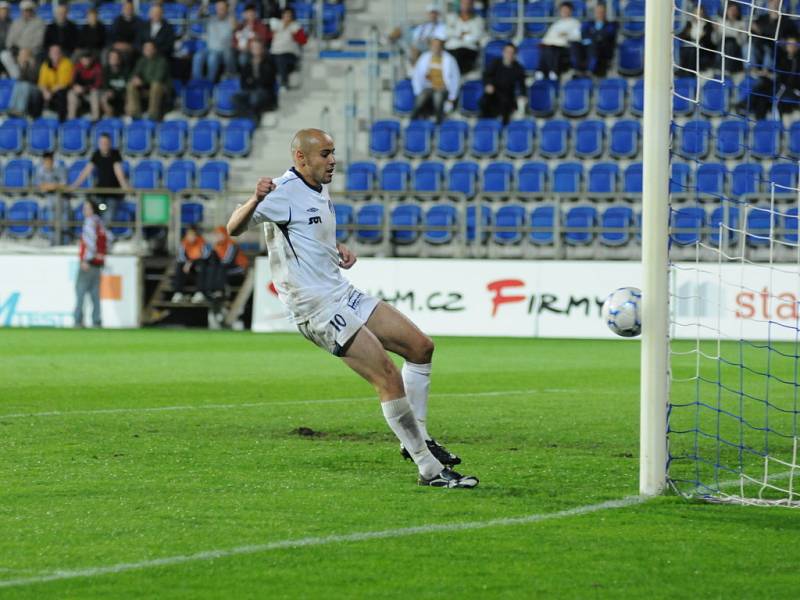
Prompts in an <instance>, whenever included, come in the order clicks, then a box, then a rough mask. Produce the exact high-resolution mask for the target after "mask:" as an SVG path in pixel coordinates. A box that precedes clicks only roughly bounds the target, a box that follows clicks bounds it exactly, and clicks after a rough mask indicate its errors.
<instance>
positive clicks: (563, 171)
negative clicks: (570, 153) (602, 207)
mask: <svg viewBox="0 0 800 600" xmlns="http://www.w3.org/2000/svg"><path fill="white" fill-rule="evenodd" d="M582 190H583V163H579V162H562V163H559V164H558V165H557V166H556V168H555V169H553V191H554V192H557V193H559V194H567V193H570V194H572V193H575V194H578V193H580V192H581V191H582Z"/></svg>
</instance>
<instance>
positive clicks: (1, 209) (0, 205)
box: [0, 199, 6, 232]
mask: <svg viewBox="0 0 800 600" xmlns="http://www.w3.org/2000/svg"><path fill="white" fill-rule="evenodd" d="M5 218H6V203H5V201H4V200H2V199H0V221H2V220H3V219H5ZM2 231H3V226H2V225H0V232H2Z"/></svg>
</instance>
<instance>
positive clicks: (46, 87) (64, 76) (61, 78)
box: [33, 45, 73, 121]
mask: <svg viewBox="0 0 800 600" xmlns="http://www.w3.org/2000/svg"><path fill="white" fill-rule="evenodd" d="M72 71H73V66H72V61H71V60H70V59H69V58H67V57H66V56H64V54H63V53H62V52H61V47H60V46H58V45H53V46H50V48H48V50H47V60H46V61H44V62H43V63H42V66H41V67H39V81H38V85H39V91H40V92H41V94H42V100H43V102H44V107H45V108H49V109H50V110H54V111H55V112H57V113H58V120H59V121H63V120H64V119H66V118H67V92H68V91H69V87H70V85H72ZM33 116H34V117H36V116H38V115H33Z"/></svg>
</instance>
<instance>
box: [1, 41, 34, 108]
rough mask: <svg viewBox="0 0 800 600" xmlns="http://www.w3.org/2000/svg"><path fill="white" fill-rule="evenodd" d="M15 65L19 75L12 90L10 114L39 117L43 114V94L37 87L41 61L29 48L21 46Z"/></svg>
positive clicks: (9, 106)
mask: <svg viewBox="0 0 800 600" xmlns="http://www.w3.org/2000/svg"><path fill="white" fill-rule="evenodd" d="M15 66H16V68H17V70H18V71H19V77H17V80H16V82H15V83H14V90H13V91H12V92H11V100H10V102H9V105H8V114H10V115H12V116H15V117H25V116H27V115H31V116H33V117H38V116H39V115H41V114H42V95H41V93H40V92H39V88H38V87H36V84H37V82H38V81H39V62H38V61H37V60H36V57H35V56H34V55H33V53H32V52H31V51H30V50H29V49H28V48H21V49H20V51H19V53H18V54H17V60H16V63H15Z"/></svg>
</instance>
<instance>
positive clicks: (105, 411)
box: [0, 389, 594, 419]
mask: <svg viewBox="0 0 800 600" xmlns="http://www.w3.org/2000/svg"><path fill="white" fill-rule="evenodd" d="M578 391H579V390H568V389H545V390H506V391H497V392H445V393H441V394H431V398H490V397H494V396H521V395H525V394H564V393H568V392H578ZM593 393H594V392H593ZM366 400H377V398H376V397H375V396H359V397H355V398H328V399H322V400H281V401H278V402H242V403H240V404H183V405H179V406H144V407H142V406H139V407H128V408H90V409H85V410H49V411H44V412H30V413H11V414H7V415H0V419H24V418H30V417H65V416H69V415H113V414H117V413H139V412H169V411H181V410H206V409H209V410H230V409H237V408H259V407H263V406H292V405H302V404H339V403H344V402H362V401H366Z"/></svg>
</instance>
